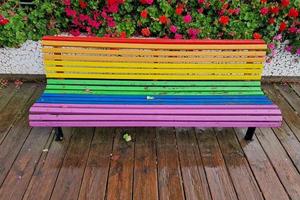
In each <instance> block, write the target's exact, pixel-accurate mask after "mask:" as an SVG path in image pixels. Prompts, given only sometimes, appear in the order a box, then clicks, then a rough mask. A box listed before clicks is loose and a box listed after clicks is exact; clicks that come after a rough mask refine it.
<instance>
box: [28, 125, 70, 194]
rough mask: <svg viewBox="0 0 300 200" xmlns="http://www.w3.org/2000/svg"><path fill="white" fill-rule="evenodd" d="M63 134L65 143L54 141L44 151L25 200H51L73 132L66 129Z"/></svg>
mask: <svg viewBox="0 0 300 200" xmlns="http://www.w3.org/2000/svg"><path fill="white" fill-rule="evenodd" d="M63 133H64V140H63V141H61V142H56V141H53V139H52V141H51V144H50V146H49V147H48V148H45V150H44V151H43V155H42V157H41V159H40V161H39V163H38V165H37V167H36V169H35V171H34V174H33V176H32V179H31V181H30V184H29V185H28V187H27V190H26V193H25V195H24V197H23V200H40V199H50V197H51V193H52V191H53V188H54V186H55V182H56V179H57V176H58V173H59V171H60V168H61V167H62V163H63V160H64V157H65V155H66V152H67V149H68V147H69V143H70V139H71V136H72V133H73V131H72V129H70V128H64V129H63ZM53 136H54V132H53Z"/></svg>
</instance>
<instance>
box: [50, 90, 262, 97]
mask: <svg viewBox="0 0 300 200" xmlns="http://www.w3.org/2000/svg"><path fill="white" fill-rule="evenodd" d="M45 93H46V94H95V95H158V96H159V95H177V96H178V95H193V96H195V95H202V96H203V95H205V96H208V95H220V96H224V95H263V92H262V91H261V90H257V91H229V92H228V91H207V92H190V91H188V92H187V91H186V92H184V91H183V92H182V91H179V92H172V91H171V92H151V91H150V92H148V91H139V92H136V91H93V90H88V89H87V90H85V91H80V90H48V89H47V90H45Z"/></svg>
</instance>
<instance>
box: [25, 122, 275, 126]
mask: <svg viewBox="0 0 300 200" xmlns="http://www.w3.org/2000/svg"><path fill="white" fill-rule="evenodd" d="M29 123H30V126H34V127H35V126H41V127H57V126H61V127H279V126H280V125H281V122H157V121H151V122H149V121H148V122H145V121H138V122H137V121H125V122H124V121H99V122H86V121H76V122H65V121H59V122H39V121H30V122H29Z"/></svg>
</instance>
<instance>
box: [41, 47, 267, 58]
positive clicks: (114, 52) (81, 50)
mask: <svg viewBox="0 0 300 200" xmlns="http://www.w3.org/2000/svg"><path fill="white" fill-rule="evenodd" d="M42 52H43V53H44V54H46V53H49V54H48V55H51V53H71V54H100V55H133V56H177V57H181V56H218V57H222V56H252V57H254V56H265V55H266V52H265V51H221V52H220V51H215V52H214V51H184V50H179V51H144V50H130V51H129V50H122V49H120V50H113V49H108V50H101V49H85V48H67V49H66V48H60V49H58V48H43V49H42Z"/></svg>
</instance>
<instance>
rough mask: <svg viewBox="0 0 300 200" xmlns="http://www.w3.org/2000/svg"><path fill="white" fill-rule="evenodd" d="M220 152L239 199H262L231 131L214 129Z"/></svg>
mask: <svg viewBox="0 0 300 200" xmlns="http://www.w3.org/2000/svg"><path fill="white" fill-rule="evenodd" d="M215 132H216V134H217V139H218V142H219V145H220V147H221V151H222V154H223V157H224V160H225V163H226V166H227V169H228V171H229V174H230V177H231V179H232V182H233V185H234V187H235V190H236V193H237V196H238V198H239V199H249V200H253V199H263V195H262V193H261V191H260V188H259V187H258V185H257V183H256V180H255V177H254V175H253V174H252V171H251V168H250V167H249V164H248V161H247V159H246V158H245V155H244V152H243V150H242V149H241V147H240V144H239V142H238V140H237V139H236V137H235V133H234V130H233V129H231V128H230V129H222V130H220V129H215Z"/></svg>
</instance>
